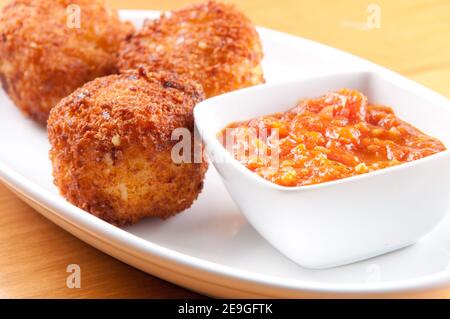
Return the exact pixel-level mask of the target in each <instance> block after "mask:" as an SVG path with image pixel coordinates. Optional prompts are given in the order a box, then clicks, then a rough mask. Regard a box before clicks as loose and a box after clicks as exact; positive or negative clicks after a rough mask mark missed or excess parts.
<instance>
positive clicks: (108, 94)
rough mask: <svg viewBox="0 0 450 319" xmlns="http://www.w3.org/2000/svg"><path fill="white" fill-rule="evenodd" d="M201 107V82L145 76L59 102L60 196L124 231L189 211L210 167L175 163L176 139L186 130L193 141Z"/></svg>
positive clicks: (51, 130) (53, 135) (96, 85)
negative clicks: (174, 135)
mask: <svg viewBox="0 0 450 319" xmlns="http://www.w3.org/2000/svg"><path fill="white" fill-rule="evenodd" d="M203 99H204V93H203V90H202V87H201V85H200V84H199V83H197V82H194V81H192V80H190V79H187V78H186V77H182V76H178V75H176V74H171V73H167V72H158V73H152V72H149V71H148V70H147V69H145V68H140V69H139V70H130V71H127V72H125V73H123V74H121V75H110V76H106V77H102V78H98V79H95V80H93V81H92V82H89V83H87V84H85V85H84V86H83V87H82V88H79V89H78V90H76V91H75V92H74V93H72V94H71V95H69V96H68V97H66V98H64V99H63V100H61V102H60V103H59V104H58V105H57V106H55V107H54V108H53V109H52V111H51V113H50V117H49V120H48V135H49V140H50V144H51V151H50V158H51V160H52V164H53V175H54V181H55V184H56V185H57V186H58V188H59V190H60V192H61V194H62V195H63V196H65V197H66V198H67V199H68V200H69V201H70V202H71V203H73V204H74V205H76V206H78V207H80V208H82V209H84V210H86V211H88V212H90V213H92V214H93V215H96V216H98V217H100V218H102V219H104V220H106V221H108V222H110V223H112V224H115V225H119V226H123V225H128V224H132V223H135V222H137V221H139V220H140V219H141V218H143V217H146V216H155V217H161V218H167V217H170V216H172V215H174V214H176V213H179V212H181V211H183V210H185V209H187V208H189V207H190V206H191V205H192V203H193V202H194V201H195V199H196V198H197V196H198V194H199V193H200V192H201V190H202V187H203V179H204V174H205V172H206V169H207V162H206V161H203V162H202V163H178V164H177V163H175V162H174V161H173V160H172V157H171V150H172V147H173V145H175V144H176V143H177V141H173V140H171V135H172V132H173V130H174V129H176V128H181V127H183V128H188V129H189V130H190V132H191V133H193V130H194V119H193V108H194V106H195V105H196V104H197V103H199V102H200V101H202V100H203ZM192 143H200V142H198V141H194V140H192Z"/></svg>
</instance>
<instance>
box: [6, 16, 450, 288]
mask: <svg viewBox="0 0 450 319" xmlns="http://www.w3.org/2000/svg"><path fill="white" fill-rule="evenodd" d="M158 13H159V11H150V10H120V14H121V17H123V18H124V19H133V18H137V17H139V19H141V18H142V15H144V16H151V15H156V14H158ZM258 29H259V30H261V31H262V32H265V33H266V34H267V35H270V36H276V37H280V39H281V38H287V39H290V40H291V43H295V42H296V41H297V43H300V42H301V41H303V43H306V44H308V45H312V46H314V47H316V48H319V49H320V50H322V51H328V52H330V53H333V52H334V53H336V54H339V57H343V58H346V59H351V60H354V61H358V62H360V64H361V65H364V66H365V67H367V68H368V69H369V70H373V71H375V72H379V73H384V74H387V75H389V76H391V77H397V78H399V77H400V78H401V80H402V82H405V83H406V84H408V85H412V86H413V87H414V88H415V89H418V90H420V91H422V92H423V93H424V94H427V95H428V96H429V97H430V98H432V99H434V100H435V101H436V102H437V103H439V102H443V101H444V102H446V103H448V100H447V98H445V97H444V96H441V95H439V94H438V93H435V92H433V91H431V90H430V89H428V88H426V87H424V86H422V85H421V84H418V83H416V82H414V81H412V80H410V79H407V78H404V77H403V76H401V75H399V74H397V73H394V72H393V71H390V70H388V69H385V68H384V67H381V66H379V65H376V64H374V63H372V62H369V61H367V60H364V59H362V58H360V57H357V56H354V55H352V54H350V53H347V52H344V51H341V50H339V49H336V48H332V47H329V46H327V45H324V44H321V43H318V42H315V41H312V40H309V39H304V38H302V37H299V36H295V35H290V34H287V33H283V32H279V31H275V30H271V29H267V28H262V27H258ZM0 181H1V182H3V183H4V184H6V186H8V187H10V188H12V189H14V190H15V191H16V192H19V193H20V194H21V195H23V196H26V197H27V198H28V199H30V200H32V201H34V202H35V203H36V204H37V205H40V206H42V207H43V208H44V209H46V210H48V211H49V212H50V213H52V214H54V215H55V216H56V217H59V218H61V219H63V220H64V221H66V222H68V223H70V224H71V225H72V226H74V227H77V228H78V229H80V230H81V231H84V232H86V233H89V234H90V235H94V237H95V238H97V239H100V240H104V241H107V243H108V244H109V245H111V246H113V247H115V248H117V249H120V250H122V251H124V252H126V253H127V254H130V253H131V252H134V256H135V257H138V258H141V259H142V260H144V261H146V262H149V261H150V262H152V263H153V264H156V265H157V266H159V267H161V268H166V269H168V270H171V271H176V272H177V273H179V274H182V275H185V276H189V277H192V278H194V279H196V280H201V281H207V282H208V283H210V284H213V285H220V286H223V287H226V288H229V289H231V290H241V291H246V292H250V293H253V294H258V295H261V291H260V292H257V291H256V290H255V289H256V288H258V287H256V286H259V288H264V287H266V288H267V289H268V290H267V292H270V291H271V290H273V289H275V290H277V291H284V292H285V293H286V294H288V293H289V291H290V292H293V293H295V292H297V293H308V292H309V293H326V294H330V293H331V294H337V295H340V294H343V295H347V294H351V295H361V294H390V293H406V292H411V291H418V290H419V291H422V290H428V289H439V288H441V287H443V286H448V285H450V269H446V270H444V271H441V272H437V273H434V274H431V275H425V276H420V277H416V278H411V279H403V280H398V281H391V282H371V283H364V284H363V283H321V282H314V281H307V280H300V279H288V278H282V277H277V276H273V275H265V274H258V273H253V272H250V271H247V270H241V269H238V268H234V267H231V266H226V265H223V264H219V263H215V262H211V261H207V260H204V259H201V258H198V257H194V256H190V255H187V254H184V253H181V252H178V251H176V250H173V249H170V248H166V247H164V246H161V245H159V244H155V243H153V242H151V241H148V240H145V239H143V238H140V237H138V236H136V235H134V234H132V233H129V232H127V231H126V230H124V229H121V228H118V227H115V226H113V225H110V224H109V223H107V222H105V221H103V220H101V219H99V218H97V217H95V216H93V215H91V214H89V213H87V212H85V211H83V210H81V209H80V208H78V207H76V206H74V205H72V204H70V203H69V202H67V201H66V200H65V199H64V198H62V197H61V196H59V195H56V194H53V193H51V192H50V191H48V190H46V189H44V188H42V187H41V186H39V185H38V184H36V183H34V182H32V181H31V180H28V179H27V178H26V177H25V176H23V175H21V174H20V173H18V172H16V171H15V170H14V169H12V168H10V167H9V166H8V165H7V164H6V163H4V162H3V161H2V159H1V158H0ZM39 213H40V214H42V215H43V213H42V212H39ZM45 217H46V218H48V217H47V216H45ZM76 237H78V236H76ZM78 238H80V237H78ZM80 239H81V238H80ZM97 249H98V248H97ZM99 250H101V249H99ZM102 251H103V250H102ZM107 254H109V253H107ZM109 255H111V254H109ZM116 258H117V257H116ZM152 258H155V260H151V259H152ZM122 261H124V262H125V263H127V261H126V260H122ZM176 266H178V267H180V266H182V267H183V268H182V269H183V270H184V271H182V270H179V269H175V268H177V267H176ZM204 275H207V276H206V277H209V276H212V277H213V278H218V279H220V280H218V281H216V282H212V281H211V280H207V279H203V278H202V277H205V276H204ZM165 280H169V281H170V279H165ZM230 284H238V286H231V285H230ZM245 285H247V286H248V285H251V286H253V287H255V289H252V290H251V291H250V287H245Z"/></svg>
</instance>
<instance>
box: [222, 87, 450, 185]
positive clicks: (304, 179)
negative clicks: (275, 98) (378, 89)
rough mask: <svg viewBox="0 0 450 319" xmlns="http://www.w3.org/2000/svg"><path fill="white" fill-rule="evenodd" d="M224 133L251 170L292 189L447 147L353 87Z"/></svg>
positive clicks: (422, 155)
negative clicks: (373, 103) (371, 102)
mask: <svg viewBox="0 0 450 319" xmlns="http://www.w3.org/2000/svg"><path fill="white" fill-rule="evenodd" d="M227 129H231V130H227ZM219 137H220V138H221V140H222V143H223V145H224V146H226V147H227V149H228V151H230V152H231V154H232V155H233V156H234V157H235V158H236V159H237V160H238V161H240V162H241V163H242V164H243V165H245V166H246V167H247V168H248V169H250V170H251V171H253V172H254V173H256V174H258V175H260V176H261V177H263V178H265V179H267V180H269V181H271V182H274V183H276V184H279V185H282V186H291V187H292V186H301V185H312V184H318V183H323V182H327V181H332V180H337V179H341V178H346V177H350V176H354V175H359V174H364V173H368V172H372V171H376V170H379V169H383V168H386V167H390V166H395V165H398V164H401V163H406V162H410V161H414V160H417V159H420V158H423V157H426V156H429V155H432V154H435V153H438V152H441V151H444V150H446V148H445V146H444V145H443V144H442V142H440V141H439V140H438V139H436V138H433V137H430V136H428V135H426V134H424V133H422V132H421V131H419V130H418V129H417V128H415V127H414V126H412V125H411V124H408V123H406V122H405V121H402V120H400V119H399V118H398V117H397V116H396V115H395V113H394V111H393V110H392V109H391V108H390V107H387V106H381V105H370V104H369V103H368V100H367V97H365V96H364V95H363V94H362V93H360V92H358V91H355V90H348V89H342V90H340V91H338V92H332V93H328V94H326V95H324V96H322V97H319V98H316V99H306V100H302V101H300V102H299V103H298V104H297V105H296V106H295V107H294V108H293V109H291V110H289V111H287V112H284V113H276V114H273V115H266V116H262V117H258V118H255V119H252V120H249V121H244V122H239V123H234V124H231V125H229V126H228V127H227V128H225V129H224V130H223V131H222V132H221V133H220V134H219ZM230 140H231V141H230ZM227 142H228V143H227Z"/></svg>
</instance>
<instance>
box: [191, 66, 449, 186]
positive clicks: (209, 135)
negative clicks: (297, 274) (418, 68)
mask: <svg viewBox="0 0 450 319" xmlns="http://www.w3.org/2000/svg"><path fill="white" fill-rule="evenodd" d="M336 76H369V77H371V76H376V77H379V78H381V79H382V80H384V81H388V82H391V83H393V81H392V80H391V79H389V78H386V75H384V76H383V75H381V74H380V73H378V72H374V71H371V70H357V71H344V72H330V73H326V74H320V75H312V76H308V77H300V78H295V79H290V80H286V81H280V82H276V83H269V84H268V83H265V84H260V85H256V86H252V87H248V88H243V89H240V90H236V91H232V92H229V93H226V94H222V95H218V96H215V97H212V98H209V99H206V100H204V101H202V102H200V103H199V104H197V105H196V106H195V108H194V120H195V126H196V128H197V130H198V132H199V134H200V136H201V138H202V140H203V141H204V144H205V149H206V150H207V153H208V152H213V153H214V154H217V155H218V157H220V158H223V159H224V160H225V161H224V163H226V164H229V166H231V167H233V169H235V170H238V171H239V173H241V174H242V175H244V176H245V177H247V178H248V179H251V180H252V181H253V182H255V183H259V184H262V185H264V186H266V187H268V188H271V189H273V190H276V191H281V192H303V191H309V190H319V189H322V188H330V187H334V186H337V185H341V184H347V183H352V182H357V181H359V180H363V179H370V178H374V177H376V176H382V175H386V174H391V173H392V172H397V171H400V170H407V169H410V168H412V167H415V166H419V165H425V164H427V163H429V162H430V161H437V160H439V159H441V158H443V157H444V158H445V157H449V158H450V148H449V147H450V145H447V144H446V143H444V142H442V143H443V144H444V146H445V147H446V148H447V149H446V150H444V151H441V152H439V153H435V154H432V155H429V156H427V157H423V158H421V159H418V160H414V161H411V162H407V163H401V164H399V165H396V166H391V167H387V168H383V169H380V170H376V171H372V172H369V173H364V174H361V175H354V176H350V177H345V178H341V179H337V180H333V181H328V182H323V183H318V184H312V185H305V186H292V187H291V186H282V185H278V184H276V183H273V182H271V181H268V180H266V179H265V178H263V177H261V176H259V175H258V174H255V173H253V172H252V171H251V170H249V169H248V168H246V167H245V166H244V165H243V164H241V163H240V162H239V161H238V160H236V159H235V158H234V157H233V156H232V155H231V154H230V153H229V152H228V151H227V150H226V149H225V147H224V146H223V145H222V144H221V143H220V142H219V140H218V138H217V134H218V133H219V132H211V131H210V130H208V129H206V128H205V125H203V121H204V120H205V116H204V113H205V109H208V108H210V106H211V104H214V103H215V102H216V101H218V100H223V99H227V98H230V97H236V96H239V95H243V94H246V96H248V95H250V94H258V93H259V92H261V91H263V90H277V88H279V87H282V86H285V85H287V84H292V83H298V84H300V83H302V82H307V81H310V80H319V79H326V78H330V77H336ZM396 84H397V85H399V83H396ZM399 86H400V85H399ZM324 91H325V90H324ZM416 93H417V92H416ZM425 93H429V92H425ZM417 94H421V95H423V96H424V97H425V98H427V99H431V100H433V99H437V98H438V99H440V100H442V99H441V97H440V96H432V95H431V96H429V95H428V94H426V95H424V93H423V92H422V93H421V92H418V93H417ZM299 99H301V97H299ZM443 102H444V103H443ZM443 104H448V106H444V105H443ZM437 106H438V107H442V108H443V109H445V111H448V112H450V103H449V102H448V101H437ZM394 110H395V108H394ZM419 129H420V128H419ZM214 158H215V156H212V159H211V162H212V163H213V164H214V165H216V162H215V161H214Z"/></svg>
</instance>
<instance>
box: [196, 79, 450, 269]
mask: <svg viewBox="0 0 450 319" xmlns="http://www.w3.org/2000/svg"><path fill="white" fill-rule="evenodd" d="M417 87H420V86H417ZM417 87H416V86H414V84H413V83H412V82H410V81H408V80H406V79H403V78H402V77H398V76H394V75H392V77H390V76H389V74H387V75H380V74H376V73H373V72H365V71H361V72H348V73H339V74H330V75H323V76H317V77H311V78H306V79H305V78H303V79H299V80H293V81H289V82H287V83H276V84H270V85H261V86H256V87H252V88H248V89H243V90H240V91H235V92H232V93H228V94H225V95H221V96H217V97H214V98H212V99H208V100H206V101H204V102H202V103H200V104H199V105H197V106H196V108H195V110H194V116H195V122H196V127H197V129H198V131H199V133H200V134H201V136H202V138H203V140H204V142H205V145H206V152H207V154H208V156H209V158H210V160H211V161H212V163H213V164H214V166H215V167H216V168H217V170H218V172H219V173H220V175H221V177H222V179H223V182H224V184H225V186H226V188H227V190H228V191H229V193H230V194H231V196H232V197H233V199H234V201H235V202H236V204H237V205H238V206H239V208H240V210H241V211H242V213H243V214H244V215H245V216H246V218H247V219H248V221H249V222H250V223H251V224H252V225H253V227H254V228H255V229H256V230H257V231H258V232H259V233H260V234H261V235H262V236H263V237H264V238H265V239H266V240H267V241H268V242H270V243H271V244H272V245H273V246H274V247H275V248H277V249H278V250H279V251H281V252H282V253H283V254H285V255H286V256H287V257H289V258H290V259H292V260H293V261H294V262H296V263H298V264H299V265H301V266H304V267H307V268H317V269H318V268H329V267H334V266H339V265H343V264H347V263H351V262H355V261H359V260H363V259H367V258H370V257H374V256H377V255H380V254H384V253H387V252H390V251H393V250H396V249H399V248H402V247H405V246H408V245H411V244H413V243H415V242H416V241H417V240H419V239H420V238H421V237H423V236H424V235H426V234H427V233H428V232H430V231H431V230H432V229H433V228H434V227H435V226H436V225H437V224H438V223H439V222H440V221H441V220H442V218H443V217H444V215H445V213H446V212H447V210H448V208H449V204H450V196H449V195H450V151H448V150H447V151H444V152H441V153H438V154H435V155H432V156H429V157H427V158H423V159H420V160H417V161H414V162H410V163H406V164H402V165H399V166H395V167H391V168H386V169H383V170H379V171H376V172H372V173H368V174H364V175H359V176H355V177H350V178H346V179H341V180H337V181H333V182H327V183H323V184H318V185H311V186H303V187H292V188H288V187H283V186H279V185H276V184H274V183H271V182H269V181H267V180H265V179H263V178H261V177H259V176H258V175H256V174H254V173H253V172H251V171H250V170H248V169H247V168H246V167H244V166H243V165H242V164H240V163H239V162H238V161H237V160H235V159H234V158H233V156H232V155H231V154H229V153H228V152H227V151H226V150H225V148H224V147H223V146H222V145H221V143H220V142H219V140H218V139H217V133H218V132H219V131H220V130H222V129H223V128H224V127H226V126H227V125H229V124H230V123H232V122H237V121H243V120H247V119H251V118H254V117H257V116H261V115H267V114H273V113H276V112H282V111H286V110H288V109H290V108H292V107H294V106H295V105H296V102H298V100H300V99H302V98H314V97H318V96H321V95H323V94H325V93H327V92H330V91H335V90H338V89H341V88H349V89H357V90H359V91H361V92H363V93H364V94H365V95H366V96H368V98H369V102H370V103H371V104H383V105H388V106H391V107H393V109H394V111H395V112H396V114H397V116H399V117H400V118H402V119H404V120H406V121H407V122H409V123H411V124H413V125H414V126H416V127H417V128H418V129H420V130H422V131H423V132H425V133H427V134H429V135H431V136H434V137H437V138H439V139H440V140H441V141H442V142H443V143H444V144H445V145H446V146H447V147H448V146H450V105H449V103H448V101H447V100H445V99H442V98H440V97H439V96H437V95H436V96H435V95H434V94H433V93H432V92H431V91H429V90H427V89H423V90H422V89H417Z"/></svg>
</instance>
